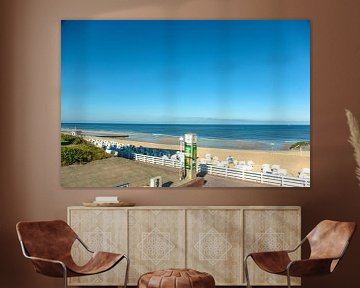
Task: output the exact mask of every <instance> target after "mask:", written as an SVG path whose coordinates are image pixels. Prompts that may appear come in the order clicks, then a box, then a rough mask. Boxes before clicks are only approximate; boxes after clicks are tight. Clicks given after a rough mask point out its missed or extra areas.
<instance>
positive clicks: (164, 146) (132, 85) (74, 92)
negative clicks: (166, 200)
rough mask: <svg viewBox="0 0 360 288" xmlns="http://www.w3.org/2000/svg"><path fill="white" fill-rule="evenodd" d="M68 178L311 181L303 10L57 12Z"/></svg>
mask: <svg viewBox="0 0 360 288" xmlns="http://www.w3.org/2000/svg"><path fill="white" fill-rule="evenodd" d="M60 139H61V140H60V142H61V145H60V149H61V151H60V153H61V168H60V183H61V186H62V187H64V188H100V187H102V188H114V189H123V188H128V187H130V188H131V187H164V188H169V187H173V188H176V187H266V188H271V187H279V186H280V187H310V178H311V177H310V175H311V173H310V151H311V149H310V147H311V143H310V21H308V20H62V22H61V131H60Z"/></svg>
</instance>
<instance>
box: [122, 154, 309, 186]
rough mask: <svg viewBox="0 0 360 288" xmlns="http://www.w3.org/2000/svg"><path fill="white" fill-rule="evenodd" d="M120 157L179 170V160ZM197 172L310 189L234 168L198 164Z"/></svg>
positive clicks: (298, 182)
mask: <svg viewBox="0 0 360 288" xmlns="http://www.w3.org/2000/svg"><path fill="white" fill-rule="evenodd" d="M119 155H120V156H122V157H125V158H129V159H135V160H136V161H141V162H145V163H150V164H157V165H163V166H168V167H173V168H181V163H180V161H179V160H172V159H163V158H160V157H155V156H149V155H143V154H135V153H124V154H122V153H120V154H119ZM197 171H198V172H201V173H207V174H210V175H216V176H222V177H228V178H233V179H238V180H244V181H251V182H257V183H263V184H270V185H274V186H282V187H310V180H309V179H303V178H298V177H291V176H281V175H274V174H268V173H262V172H255V171H243V170H240V169H236V168H226V167H217V166H215V165H212V164H198V165H197Z"/></svg>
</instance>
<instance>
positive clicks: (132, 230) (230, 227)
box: [68, 206, 301, 286]
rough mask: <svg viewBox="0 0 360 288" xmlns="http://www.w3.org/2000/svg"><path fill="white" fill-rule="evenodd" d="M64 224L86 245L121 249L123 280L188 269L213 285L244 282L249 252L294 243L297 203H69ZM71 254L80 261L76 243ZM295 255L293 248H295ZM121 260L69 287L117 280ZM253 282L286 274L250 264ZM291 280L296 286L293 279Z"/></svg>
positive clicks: (280, 280) (282, 280)
mask: <svg viewBox="0 0 360 288" xmlns="http://www.w3.org/2000/svg"><path fill="white" fill-rule="evenodd" d="M68 223H69V225H70V226H71V227H72V228H73V229H74V230H75V232H76V233H77V234H78V235H79V236H80V238H81V239H82V240H83V241H84V242H85V243H86V244H88V246H89V247H90V248H91V249H92V250H102V251H110V252H118V253H125V254H128V255H129V257H130V274H129V285H136V284H137V280H138V278H139V276H140V275H141V274H143V273H145V272H149V271H154V270H159V269H163V268H184V267H188V268H192V269H195V270H198V271H204V272H208V273H210V274H212V275H213V276H214V278H215V281H216V285H230V286H235V285H245V278H244V273H243V258H244V256H245V255H246V254H248V253H250V252H257V251H267V250H282V249H290V248H294V247H295V246H296V245H297V244H298V243H299V242H300V240H301V239H300V237H301V208H300V207H298V206H211V207H209V206H156V207H154V206H137V207H126V208H122V207H121V208H115V207H106V208H104V207H99V208H87V207H82V206H79V207H77V206H76V207H69V208H68ZM72 254H73V257H74V259H75V260H76V261H77V262H78V263H85V262H86V261H87V260H88V259H89V258H88V257H89V255H88V253H86V251H85V250H84V249H82V248H81V245H79V244H78V243H76V244H75V245H74V246H73V249H72ZM293 256H294V258H300V250H298V251H297V252H296V253H294V255H293ZM124 271H125V263H121V264H120V265H118V266H117V267H115V268H114V269H112V270H110V271H108V272H105V273H103V274H98V275H94V276H86V277H75V278H70V280H69V285H86V286H89V285H95V286H96V285H98V286H101V285H104V286H105V285H121V283H123V277H124V276H123V275H124ZM249 272H250V280H251V283H252V284H253V285H274V286H276V285H286V277H283V276H277V275H273V274H269V273H265V272H263V271H261V270H260V269H259V268H257V267H256V265H254V263H253V262H252V261H249ZM292 282H293V284H295V285H296V284H298V285H299V284H300V280H299V279H296V278H295V279H293V280H292Z"/></svg>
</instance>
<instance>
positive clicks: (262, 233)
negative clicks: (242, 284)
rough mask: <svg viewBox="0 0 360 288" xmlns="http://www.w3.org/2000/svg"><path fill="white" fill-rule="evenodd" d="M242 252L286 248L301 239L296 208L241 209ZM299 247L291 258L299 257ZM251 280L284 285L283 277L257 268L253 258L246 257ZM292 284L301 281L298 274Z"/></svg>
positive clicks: (294, 245) (259, 283)
mask: <svg viewBox="0 0 360 288" xmlns="http://www.w3.org/2000/svg"><path fill="white" fill-rule="evenodd" d="M244 231H245V235H244V250H245V251H244V254H245V255H247V254H249V253H251V252H262V251H276V250H287V249H292V248H295V247H296V246H297V245H298V244H299V243H300V237H301V231H300V211H299V210H279V209H277V210H271V209H269V210H267V209H263V210H245V211H244ZM300 256H301V251H300V249H299V250H298V251H297V252H295V253H292V255H291V258H293V259H300ZM248 261H249V262H248V264H249V266H248V267H249V276H250V283H251V284H252V285H266V284H267V285H286V277H284V276H278V275H274V274H270V273H266V272H264V271H262V270H261V269H259V268H258V267H257V265H256V264H255V263H254V262H253V260H252V259H249V260H248ZM291 282H292V284H300V280H299V279H298V278H293V279H292V281H291Z"/></svg>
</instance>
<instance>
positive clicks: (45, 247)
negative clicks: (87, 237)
mask: <svg viewBox="0 0 360 288" xmlns="http://www.w3.org/2000/svg"><path fill="white" fill-rule="evenodd" d="M16 231H17V234H18V237H19V240H20V241H22V242H23V244H24V247H25V249H26V252H27V253H28V254H29V255H30V256H33V257H40V258H47V259H56V260H61V259H64V258H67V257H69V255H70V252H71V247H72V245H73V243H74V241H75V240H76V234H75V232H74V231H73V230H72V229H71V228H70V226H69V225H67V224H66V222H64V221H62V220H54V221H40V222H19V223H17V224H16Z"/></svg>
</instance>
